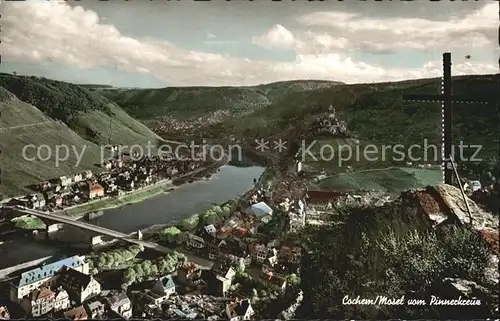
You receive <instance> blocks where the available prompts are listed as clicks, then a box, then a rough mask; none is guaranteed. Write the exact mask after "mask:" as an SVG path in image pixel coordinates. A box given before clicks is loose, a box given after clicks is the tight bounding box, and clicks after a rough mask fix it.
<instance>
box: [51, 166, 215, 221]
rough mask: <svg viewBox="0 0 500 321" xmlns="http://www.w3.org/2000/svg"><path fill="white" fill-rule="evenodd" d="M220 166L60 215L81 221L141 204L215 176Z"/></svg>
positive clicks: (194, 172)
mask: <svg viewBox="0 0 500 321" xmlns="http://www.w3.org/2000/svg"><path fill="white" fill-rule="evenodd" d="M219 166H220V164H217V165H212V166H208V167H206V168H200V169H198V170H195V171H193V172H190V173H189V174H186V175H183V176H181V177H179V178H176V179H174V180H171V179H165V180H161V181H159V182H157V183H155V184H152V185H149V186H146V187H144V188H141V189H138V190H134V191H131V192H128V193H126V194H124V195H121V196H117V197H109V198H105V199H100V200H96V201H91V202H87V203H85V204H81V205H76V206H73V207H71V208H66V209H64V210H62V211H61V212H60V213H61V214H65V215H68V216H71V217H74V218H76V219H79V218H82V217H84V216H85V215H86V214H87V213H89V212H94V211H103V210H110V209H116V208H120V207H122V206H125V205H131V204H135V203H140V202H142V201H145V200H147V199H149V198H152V197H154V196H158V195H160V194H163V193H169V192H171V191H173V190H175V189H176V188H177V187H178V186H180V185H182V184H185V183H186V182H185V181H186V180H188V179H190V178H194V179H201V177H198V176H199V175H202V177H203V175H207V173H211V174H213V172H215V171H217V168H218V167H219Z"/></svg>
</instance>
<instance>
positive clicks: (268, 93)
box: [100, 81, 339, 119]
mask: <svg viewBox="0 0 500 321" xmlns="http://www.w3.org/2000/svg"><path fill="white" fill-rule="evenodd" d="M337 84H339V83H338V82H333V81H288V82H278V83H272V84H267V85H260V86H254V87H251V86H249V87H217V88H214V87H180V88H175V87H168V88H160V89H126V90H116V89H112V90H102V91H100V93H101V94H102V95H103V96H105V97H107V98H109V99H111V100H113V101H114V102H116V103H117V104H118V105H120V106H122V107H123V108H124V109H125V110H126V111H127V112H129V113H130V114H131V115H133V116H135V117H138V118H141V119H151V118H155V117H158V116H176V117H181V118H187V117H197V116H205V115H206V114H207V112H214V111H217V110H227V111H231V112H233V113H242V112H245V111H249V110H253V109H258V108H261V107H264V106H268V105H269V104H271V103H272V102H276V101H280V100H281V99H283V98H284V97H286V96H287V95H288V94H290V93H294V92H303V91H308V90H313V89H317V88H324V87H327V88H329V87H333V86H336V85H337Z"/></svg>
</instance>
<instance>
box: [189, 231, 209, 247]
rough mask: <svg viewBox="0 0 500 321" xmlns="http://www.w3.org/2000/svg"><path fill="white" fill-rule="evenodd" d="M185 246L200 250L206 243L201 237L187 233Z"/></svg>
mask: <svg viewBox="0 0 500 321" xmlns="http://www.w3.org/2000/svg"><path fill="white" fill-rule="evenodd" d="M186 246H188V247H192V248H195V249H202V248H204V247H205V246H206V243H205V240H204V239H203V238H202V237H200V236H198V235H194V234H193V233H189V234H188V235H187V238H186Z"/></svg>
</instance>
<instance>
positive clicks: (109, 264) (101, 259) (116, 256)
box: [92, 245, 144, 271]
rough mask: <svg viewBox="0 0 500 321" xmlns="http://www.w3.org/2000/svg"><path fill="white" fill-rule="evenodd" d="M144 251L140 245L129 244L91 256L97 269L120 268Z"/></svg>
mask: <svg viewBox="0 0 500 321" xmlns="http://www.w3.org/2000/svg"><path fill="white" fill-rule="evenodd" d="M142 251H144V247H143V246H141V245H131V246H129V247H128V248H125V249H114V250H110V251H107V252H102V253H99V254H96V255H94V256H93V257H92V260H93V264H94V267H95V268H96V269H97V270H98V271H102V270H105V269H112V268H120V267H122V266H123V265H129V264H131V263H133V261H134V259H135V257H136V256H137V255H138V254H139V253H141V252H142Z"/></svg>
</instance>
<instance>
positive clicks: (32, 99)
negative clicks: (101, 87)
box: [0, 74, 110, 122]
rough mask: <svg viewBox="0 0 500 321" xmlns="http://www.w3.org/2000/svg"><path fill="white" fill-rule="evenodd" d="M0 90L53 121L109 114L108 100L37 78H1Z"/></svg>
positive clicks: (72, 87)
mask: <svg viewBox="0 0 500 321" xmlns="http://www.w3.org/2000/svg"><path fill="white" fill-rule="evenodd" d="M0 86H2V87H4V88H6V89H7V90H8V91H10V92H12V93H13V94H14V95H16V96H17V97H18V98H19V99H20V100H22V101H24V102H27V103H29V104H31V105H34V106H37V107H38V108H39V109H40V110H42V111H43V112H45V113H46V114H47V115H49V116H50V117H52V118H55V119H60V120H62V121H63V122H71V121H73V120H74V118H75V117H76V116H78V115H79V114H80V113H85V112H88V111H90V110H100V111H103V112H106V113H109V112H110V110H109V109H108V108H107V103H108V102H107V99H105V98H104V97H102V96H99V95H94V94H92V93H90V92H89V91H87V90H85V89H83V88H82V87H80V86H76V85H73V84H69V83H65V82H61V81H54V80H50V79H46V78H38V77H22V76H19V77H18V76H10V75H6V74H2V75H0Z"/></svg>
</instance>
